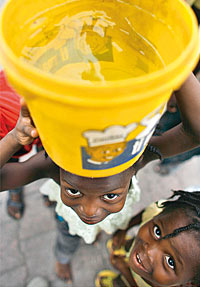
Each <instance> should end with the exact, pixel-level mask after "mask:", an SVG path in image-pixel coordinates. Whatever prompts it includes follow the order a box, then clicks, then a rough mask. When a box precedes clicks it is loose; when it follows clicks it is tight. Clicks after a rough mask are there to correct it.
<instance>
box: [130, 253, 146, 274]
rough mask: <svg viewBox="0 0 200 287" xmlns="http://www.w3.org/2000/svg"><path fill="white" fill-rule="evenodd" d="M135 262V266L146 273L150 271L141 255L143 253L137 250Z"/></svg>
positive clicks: (134, 256)
mask: <svg viewBox="0 0 200 287" xmlns="http://www.w3.org/2000/svg"><path fill="white" fill-rule="evenodd" d="M133 263H134V264H135V266H136V267H137V268H138V269H140V270H141V271H143V272H145V273H150V270H149V268H148V269H147V267H146V265H145V264H144V260H143V258H142V256H141V253H139V252H137V251H135V252H134V255H133Z"/></svg>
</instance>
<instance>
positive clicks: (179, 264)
mask: <svg viewBox="0 0 200 287" xmlns="http://www.w3.org/2000/svg"><path fill="white" fill-rule="evenodd" d="M190 223H191V220H190V217H188V215H187V214H186V213H185V212H184V210H183V209H178V210H174V211H172V212H167V211H166V212H165V211H164V212H162V213H160V214H159V215H157V216H155V217H154V218H153V219H152V220H150V221H148V222H147V223H146V224H144V225H142V227H141V228H140V229H139V232H138V234H137V236H136V238H135V242H134V247H133V248H132V251H131V253H130V256H129V262H126V261H125V260H124V259H125V258H124V257H122V256H116V255H113V254H111V263H112V264H113V266H114V267H115V268H116V269H118V270H119V271H120V273H121V275H123V276H124V277H125V278H126V280H127V281H128V282H129V284H130V286H137V284H136V282H135V281H134V278H133V276H132V274H131V271H130V268H131V269H132V270H133V271H134V272H135V273H137V274H138V275H139V276H141V277H142V278H143V280H144V281H146V282H147V283H148V284H149V285H150V286H153V287H164V286H165V287H172V286H182V287H183V286H186V284H187V283H188V282H190V281H191V280H192V279H193V278H194V277H195V274H196V272H197V270H198V267H199V255H200V247H199V242H198V240H197V239H196V237H195V235H194V231H193V232H188V231H184V232H182V233H180V234H178V235H177V236H176V237H172V238H169V239H161V237H163V236H165V235H167V234H170V233H172V232H173V231H174V230H175V229H177V228H180V227H183V226H187V225H188V224H190ZM191 247H192V248H191ZM102 286H103V284H102ZM113 286H114V287H121V286H124V283H123V281H122V280H121V278H120V276H118V277H117V278H116V279H114V281H113Z"/></svg>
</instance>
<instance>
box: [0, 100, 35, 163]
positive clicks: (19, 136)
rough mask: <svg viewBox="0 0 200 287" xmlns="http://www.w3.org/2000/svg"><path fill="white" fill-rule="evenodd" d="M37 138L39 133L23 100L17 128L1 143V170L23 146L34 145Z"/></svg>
mask: <svg viewBox="0 0 200 287" xmlns="http://www.w3.org/2000/svg"><path fill="white" fill-rule="evenodd" d="M36 137H38V132H37V130H36V128H35V127H34V126H33V123H32V120H31V117H30V113H29V110H28V108H27V106H26V104H25V101H24V99H21V111H20V116H19V119H18V122H17V124H16V127H15V128H14V129H13V130H12V131H10V132H9V133H8V134H7V135H6V136H5V137H4V138H3V139H1V141H0V150H1V158H0V168H1V167H2V166H3V165H4V164H5V163H6V162H7V161H8V160H9V159H10V158H11V157H12V156H13V154H15V153H16V152H17V151H18V150H19V149H20V148H21V147H22V146H23V145H28V144H30V143H32V142H33V140H34V139H35V138H36Z"/></svg>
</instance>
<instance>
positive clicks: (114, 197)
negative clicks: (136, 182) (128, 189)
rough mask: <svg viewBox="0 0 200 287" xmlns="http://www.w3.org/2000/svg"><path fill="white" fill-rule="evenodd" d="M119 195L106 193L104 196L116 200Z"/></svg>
mask: <svg viewBox="0 0 200 287" xmlns="http://www.w3.org/2000/svg"><path fill="white" fill-rule="evenodd" d="M118 196H119V195H118V194H114V193H108V194H105V195H104V196H103V197H104V198H105V199H106V200H115V199H116V198H117V197H118Z"/></svg>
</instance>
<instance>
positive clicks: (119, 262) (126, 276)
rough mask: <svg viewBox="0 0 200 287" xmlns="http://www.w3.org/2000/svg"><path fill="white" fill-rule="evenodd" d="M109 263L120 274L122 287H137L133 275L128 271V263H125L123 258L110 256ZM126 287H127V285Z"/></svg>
mask: <svg viewBox="0 0 200 287" xmlns="http://www.w3.org/2000/svg"><path fill="white" fill-rule="evenodd" d="M110 261H111V263H112V265H113V267H115V268H116V269H117V270H119V272H120V273H121V274H120V275H122V276H123V277H122V276H121V279H122V281H123V282H124V285H123V286H128V285H129V286H131V287H137V286H138V285H137V283H136V282H135V280H134V278H133V275H132V273H131V271H130V268H129V264H128V262H126V261H125V258H124V257H123V256H115V255H111V258H110ZM126 282H127V283H128V285H127V283H126Z"/></svg>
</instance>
